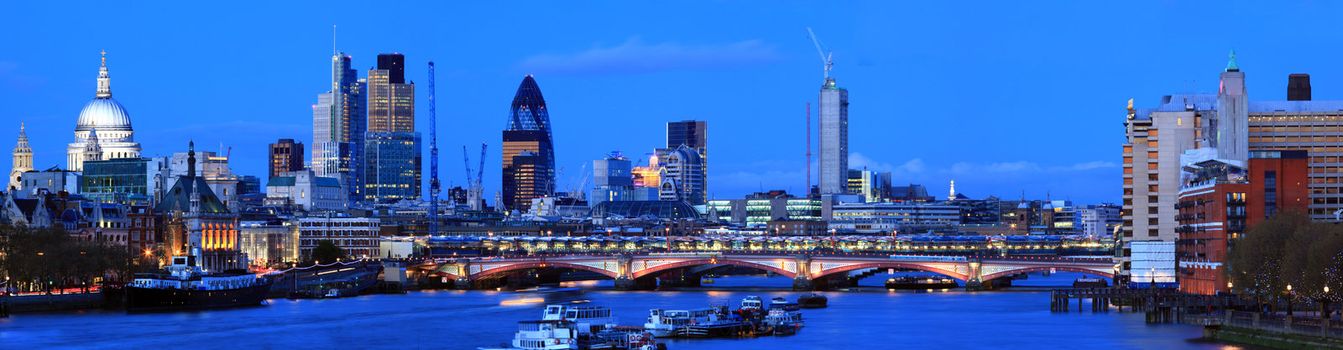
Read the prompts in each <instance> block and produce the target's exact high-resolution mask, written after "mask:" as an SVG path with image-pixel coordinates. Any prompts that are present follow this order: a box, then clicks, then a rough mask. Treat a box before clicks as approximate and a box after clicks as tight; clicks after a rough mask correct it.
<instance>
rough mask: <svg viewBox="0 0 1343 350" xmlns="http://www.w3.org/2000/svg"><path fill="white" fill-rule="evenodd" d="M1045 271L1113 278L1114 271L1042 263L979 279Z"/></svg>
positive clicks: (988, 279)
mask: <svg viewBox="0 0 1343 350" xmlns="http://www.w3.org/2000/svg"><path fill="white" fill-rule="evenodd" d="M1045 271H1067V272H1077V273H1083V274H1088V275H1095V276H1101V277H1105V278H1114V273H1107V272H1101V271H1097V270H1093V269H1089V268H1083V267H1074V266H1047V265H1043V266H1030V267H1023V268H1019V269H1012V270H1006V271H1000V272H995V273H990V274H985V275H984V276H983V277H981V281H983V282H988V281H991V280H994V279H997V278H1001V277H1007V276H1011V275H1016V274H1022V273H1031V272H1045Z"/></svg>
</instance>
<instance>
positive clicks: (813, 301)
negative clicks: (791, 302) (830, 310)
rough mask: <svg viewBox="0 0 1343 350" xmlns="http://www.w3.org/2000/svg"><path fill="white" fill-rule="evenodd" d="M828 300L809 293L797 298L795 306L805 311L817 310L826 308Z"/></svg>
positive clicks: (822, 296)
mask: <svg viewBox="0 0 1343 350" xmlns="http://www.w3.org/2000/svg"><path fill="white" fill-rule="evenodd" d="M829 302H830V299H829V298H827V297H826V296H824V295H820V294H816V293H811V294H807V295H803V296H800V297H797V304H798V305H799V306H802V308H805V309H819V308H823V307H826V306H827V305H828V304H829Z"/></svg>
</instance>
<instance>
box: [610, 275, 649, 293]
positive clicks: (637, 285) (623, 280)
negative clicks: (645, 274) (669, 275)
mask: <svg viewBox="0 0 1343 350" xmlns="http://www.w3.org/2000/svg"><path fill="white" fill-rule="evenodd" d="M615 287H616V290H654V289H657V287H658V281H657V279H656V278H629V277H619V278H616V279H615Z"/></svg>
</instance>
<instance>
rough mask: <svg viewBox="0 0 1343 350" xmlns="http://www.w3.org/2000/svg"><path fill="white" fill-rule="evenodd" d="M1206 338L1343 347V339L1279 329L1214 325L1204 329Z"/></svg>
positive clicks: (1293, 349) (1291, 348) (1286, 349)
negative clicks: (1293, 332)
mask: <svg viewBox="0 0 1343 350" xmlns="http://www.w3.org/2000/svg"><path fill="white" fill-rule="evenodd" d="M1203 337H1204V338H1205V339H1208V340H1211V341H1216V342H1223V343H1233V344H1246V345H1253V346H1262V347H1267V348H1273V349H1283V350H1297V349H1302V350H1309V349H1343V339H1339V338H1326V337H1321V336H1308V335H1301V334H1289V333H1283V332H1279V331H1274V330H1269V329H1261V328H1246V327H1236V326H1223V325H1214V326H1206V327H1204V329H1203Z"/></svg>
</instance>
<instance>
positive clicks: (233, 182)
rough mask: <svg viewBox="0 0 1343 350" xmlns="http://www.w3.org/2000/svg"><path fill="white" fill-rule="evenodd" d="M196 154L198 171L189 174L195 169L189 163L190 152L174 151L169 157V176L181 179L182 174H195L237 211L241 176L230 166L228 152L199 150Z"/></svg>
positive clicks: (220, 198)
mask: <svg viewBox="0 0 1343 350" xmlns="http://www.w3.org/2000/svg"><path fill="white" fill-rule="evenodd" d="M196 156H197V157H196V158H195V159H196V161H195V166H194V169H195V170H194V171H195V172H196V173H195V174H188V171H189V170H191V169H193V168H192V167H191V166H190V165H188V159H189V158H191V156H190V154H188V153H181V152H178V153H173V155H172V157H171V158H169V159H168V170H169V176H168V178H169V179H180V178H181V177H182V176H186V175H195V176H197V177H198V178H200V179H202V180H203V181H205V183H206V184H208V185H209V186H210V190H211V191H212V192H214V195H215V196H216V197H218V198H219V200H220V201H222V202H223V203H224V205H225V206H227V207H228V208H229V210H230V211H233V212H237V211H238V181H239V178H238V175H235V174H233V170H232V169H230V168H229V156H228V154H227V153H225V154H224V155H220V154H219V153H216V152H197V153H196Z"/></svg>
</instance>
